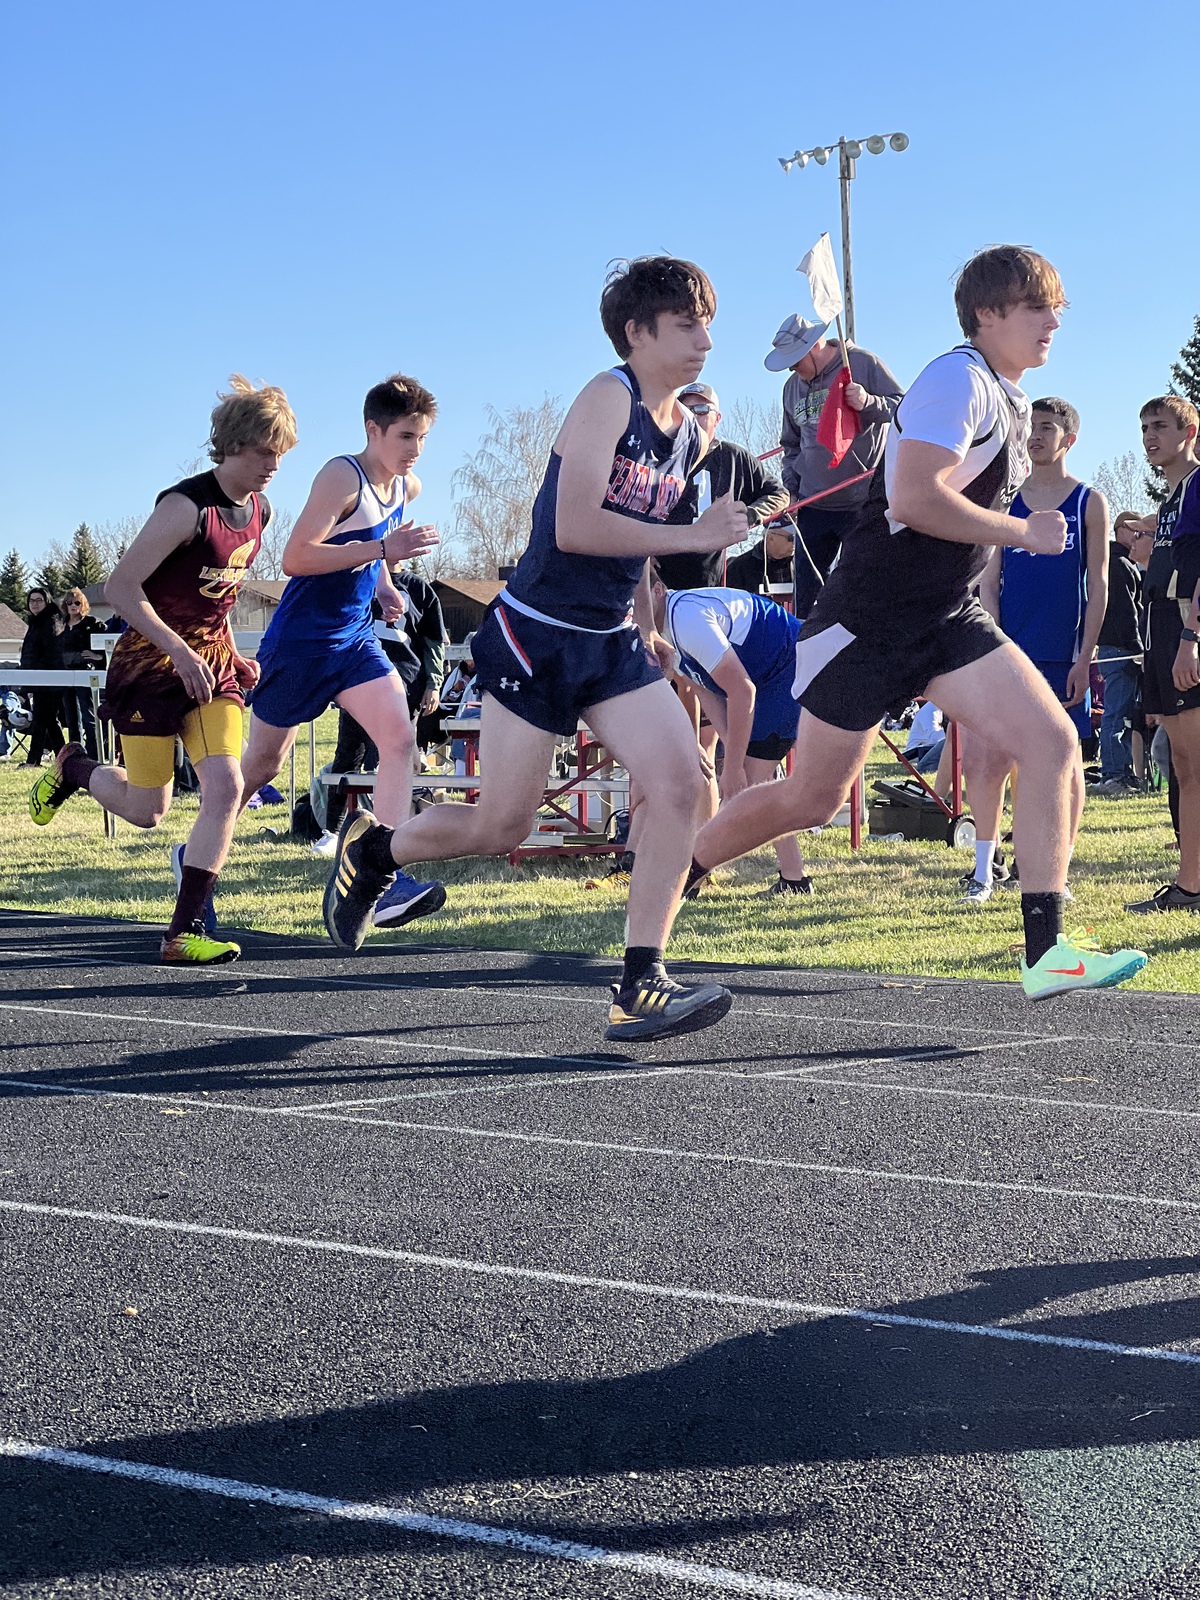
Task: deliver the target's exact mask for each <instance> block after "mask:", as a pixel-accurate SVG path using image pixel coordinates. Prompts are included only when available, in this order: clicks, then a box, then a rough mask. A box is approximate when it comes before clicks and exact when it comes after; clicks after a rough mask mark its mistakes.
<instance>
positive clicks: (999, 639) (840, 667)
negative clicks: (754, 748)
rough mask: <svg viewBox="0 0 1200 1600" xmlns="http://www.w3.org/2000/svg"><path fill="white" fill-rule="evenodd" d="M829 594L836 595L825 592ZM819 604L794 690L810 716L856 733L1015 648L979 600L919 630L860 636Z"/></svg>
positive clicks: (802, 646)
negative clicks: (948, 676) (936, 684)
mask: <svg viewBox="0 0 1200 1600" xmlns="http://www.w3.org/2000/svg"><path fill="white" fill-rule="evenodd" d="M825 592H826V593H828V590H827V591H825ZM824 598H825V594H822V596H821V600H818V601H817V604H816V606H815V607H814V608H813V610H812V613H811V614H810V616H809V619H808V622H807V623H806V624H805V628H804V632H803V633H802V634H801V635H800V638H799V641H798V642H797V644H796V683H795V688H794V689H793V691H792V692H793V693H794V694H795V696H796V698H797V699H798V700H799V702H800V704H801V706H802V707H803V708H804V710H805V711H809V712H811V713H812V715H813V716H814V717H819V718H820V720H821V721H822V722H828V723H830V724H831V725H832V726H833V727H835V728H844V729H846V731H847V732H849V733H865V732H866V731H867V729H868V728H874V727H876V726H878V724H879V723H880V722H882V721H883V719H884V717H886V716H887V715H888V714H889V713H890V712H898V711H899V710H901V709H902V708H903V707H904V706H906V705H907V704H908V702H909V701H910V700H912V699H913V698H914V697H915V696H917V695H921V694H924V693H925V690H926V687H927V686H928V685H929V684H930V683H931V682H932V681H933V679H934V678H940V677H941V676H942V674H943V673H946V672H957V671H958V669H959V668H960V667H969V666H970V665H971V663H972V661H979V660H981V659H982V658H983V657H984V656H987V655H990V654H991V653H992V651H993V650H998V649H999V648H1000V646H1001V645H1003V644H1008V643H1009V640H1008V638H1007V636H1006V635H1005V634H1004V633H1002V632H1001V630H1000V628H999V627H998V626H997V624H996V623H995V622H994V621H993V620H992V618H991V617H990V616H989V615H988V614H987V612H986V611H985V610H984V609H983V607H982V606H981V605H980V603H979V601H978V600H977V599H976V598H975V596H974V595H972V596H971V598H970V599H969V600H967V601H965V602H964V603H963V604H962V605H961V606H959V607H958V609H957V610H956V611H953V612H951V613H950V614H949V615H948V616H941V617H937V618H934V619H931V620H927V621H925V622H924V623H923V624H922V625H921V626H920V628H919V629H918V630H916V631H914V630H913V628H912V627H911V625H910V626H909V627H907V628H905V627H903V626H902V625H901V624H899V623H898V625H897V628H896V631H894V632H892V633H887V634H883V635H881V636H877V637H872V638H870V639H868V638H866V637H860V636H858V635H856V634H855V632H854V631H853V629H852V628H850V627H849V626H847V625H846V624H845V623H843V622H841V621H840V620H839V619H838V616H837V610H838V607H837V605H836V604H834V605H829V606H826V607H824V608H823V607H822V603H821V601H822V600H824Z"/></svg>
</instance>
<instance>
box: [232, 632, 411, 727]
mask: <svg viewBox="0 0 1200 1600" xmlns="http://www.w3.org/2000/svg"><path fill="white" fill-rule="evenodd" d="M258 665H259V670H260V674H261V676H260V677H259V680H258V682H257V683H256V684H255V686H254V691H253V693H252V694H250V695H248V696H247V699H248V700H249V702H250V709H251V711H253V713H254V715H255V716H256V717H257V718H258V720H259V721H260V722H266V723H268V724H269V725H270V726H271V727H272V728H298V727H299V726H300V724H301V723H302V722H311V721H313V719H314V718H315V717H319V716H320V715H321V713H322V712H323V711H324V710H325V708H326V707H327V706H328V705H330V704H331V702H332V701H334V700H336V699H337V697H338V695H339V694H342V693H343V692H344V691H345V690H346V689H357V688H358V686H359V684H360V683H372V682H373V681H374V680H375V679H376V678H386V677H387V675H388V674H389V673H396V669H395V667H394V666H393V665H392V663H391V662H390V661H389V660H388V658H387V657H386V656H385V655H384V653H383V650H382V649H381V648H380V645H379V641H378V640H377V639H375V638H373V637H372V638H370V639H364V640H362V641H361V642H360V643H358V644H352V645H347V646H345V647H343V648H341V649H336V650H330V651H329V652H328V653H327V654H325V655H323V656H294V655H291V654H290V653H288V652H286V651H284V650H279V649H276V650H273V651H271V652H270V653H269V654H268V655H265V656H263V655H260V656H259V658H258ZM396 676H397V678H399V674H398V673H396Z"/></svg>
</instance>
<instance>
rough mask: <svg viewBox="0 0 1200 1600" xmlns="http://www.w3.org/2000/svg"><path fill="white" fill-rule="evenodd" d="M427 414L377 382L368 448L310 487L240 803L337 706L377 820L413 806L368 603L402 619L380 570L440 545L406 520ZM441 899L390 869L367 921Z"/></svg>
mask: <svg viewBox="0 0 1200 1600" xmlns="http://www.w3.org/2000/svg"><path fill="white" fill-rule="evenodd" d="M436 416H437V402H436V401H435V400H434V398H433V396H432V395H431V394H430V393H429V390H428V389H425V388H423V387H422V386H421V385H420V384H419V383H417V382H416V381H415V379H413V378H406V377H404V376H403V375H402V374H400V373H396V374H394V375H393V376H392V377H390V378H386V379H385V380H384V381H383V382H382V383H379V384H376V385H375V387H374V388H373V389H371V390H370V391H369V392H368V394H367V398H366V401H365V403H364V405H363V421H364V424H365V427H366V432H367V444H366V448H365V449H364V450H362V451H361V452H360V453H359V454H358V455H357V456H335V457H334V459H333V460H332V461H328V462H326V464H325V465H324V466H323V467H322V468H321V470H320V472H318V474H317V476H316V478H315V479H314V480H313V486H312V489H311V491H310V493H309V497H308V502H307V504H306V505H305V507H304V510H303V511H302V512H301V513H300V517H299V519H298V521H297V523H296V526H295V528H294V529H293V531H292V535H291V538H290V539H289V540H288V544H287V549H286V550H285V551H284V554H283V568H284V571H285V572H286V573H287V574H288V576H289V582H288V585H287V587H286V588H285V589H284V591H283V598H282V600H281V601H280V603H279V606H278V608H277V609H276V612H275V615H274V616H273V617H272V619H271V624H270V626H269V627H268V629H267V631H266V634H265V636H264V638H263V642H262V645H261V646H260V648H259V653H258V661H259V666H260V668H261V672H262V675H261V677H260V679H259V682H258V686H257V688H256V689H255V691H254V696H253V699H252V701H251V706H252V710H253V717H252V720H251V723H250V738H249V742H248V744H247V746H246V753H245V755H244V756H243V757H242V771H243V773H244V775H245V782H246V794H247V796H250V795H252V794H254V793H256V792H257V790H258V789H259V788H260V787H261V785H262V784H264V783H267V782H269V781H270V779H272V778H273V777H274V776H275V774H276V773H277V772H278V771H279V769H280V768H281V767H282V765H283V762H284V758H285V757H286V755H287V753H288V751H289V750H290V749H291V747H292V743H293V741H294V740H295V737H296V730H297V728H298V727H299V725H300V724H301V723H303V722H309V721H312V720H313V719H314V718H315V717H319V716H320V715H321V713H322V712H323V711H324V710H325V709H326V707H327V706H328V705H329V704H330V702H331V701H336V702H337V704H338V705H339V706H341V707H342V708H343V710H345V711H347V712H349V714H350V715H351V716H352V717H353V718H354V719H355V721H356V722H358V723H360V724H361V725H362V727H363V728H365V730H366V732H367V734H368V736H369V737H370V738H371V739H372V740H373V741H374V743H375V746H376V748H377V749H378V751H379V769H378V774H377V777H376V782H375V796H374V804H375V809H376V811H377V812H378V814H379V815H380V816H381V817H383V818H384V819H385V820H386V821H387V822H388V823H389V824H392V825H395V824H397V823H400V822H403V821H404V820H405V819H406V818H407V817H408V814H409V812H410V810H411V809H412V774H413V759H414V751H415V748H416V741H415V737H414V734H413V727H412V721H411V719H410V717H409V714H408V702H407V697H406V695H405V691H404V684H403V683H402V682H401V679H400V675H399V674H398V673H397V671H396V669H395V667H394V666H393V665H392V663H391V662H390V661H389V660H388V658H387V656H386V655H384V653H383V650H382V649H381V647H380V644H379V641H378V639H377V638H376V637H375V624H374V620H373V617H372V614H371V602H372V601H373V600H374V599H376V598H378V600H379V602H380V606H381V608H382V610H383V615H384V620H385V621H386V622H393V621H397V620H398V619H399V618H400V617H401V616H403V614H404V601H403V598H402V597H401V595H400V594H399V592H398V591H397V589H396V587H395V585H394V584H393V583H392V580H391V574H390V571H389V568H390V567H392V566H395V565H397V564H399V563H400V562H401V561H405V560H408V559H409V558H410V557H412V556H419V555H423V554H424V553H425V552H427V551H428V550H431V549H432V548H433V547H434V545H436V544H437V542H438V540H437V534H436V532H435V531H434V529H433V528H431V527H419V528H418V527H414V525H413V523H412V522H411V521H405V514H406V512H407V510H408V508H409V507H410V506H411V504H412V502H413V501H414V500H415V499H416V497H417V495H418V494H420V492H421V484H420V480H419V479H418V478H417V476H416V474H415V473H414V472H413V470H412V469H413V467H414V466H415V465H416V462H417V459H418V458H419V456H420V454H421V450H422V448H423V446H424V443H425V435H426V434H427V433H428V432H429V429H430V428H431V427H432V425H433V422H434V419H435V418H436ZM366 815H368V816H369V815H370V813H369V812H368V813H366ZM372 820H373V819H372ZM445 898H446V892H445V890H444V889H443V888H442V886H441V884H439V883H418V882H417V881H416V879H414V878H411V877H409V876H408V875H407V874H406V873H399V874H388V875H385V879H384V880H383V881H381V883H380V885H379V889H378V893H377V895H376V897H375V902H373V903H372V908H371V911H372V916H373V919H374V921H375V923H376V924H378V925H380V926H385V925H390V926H397V925H399V924H401V923H405V922H411V921H412V920H413V918H414V917H420V916H424V915H426V913H428V912H430V911H436V910H437V909H438V908H439V906H441V905H442V904H443V903H444V901H445Z"/></svg>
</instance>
